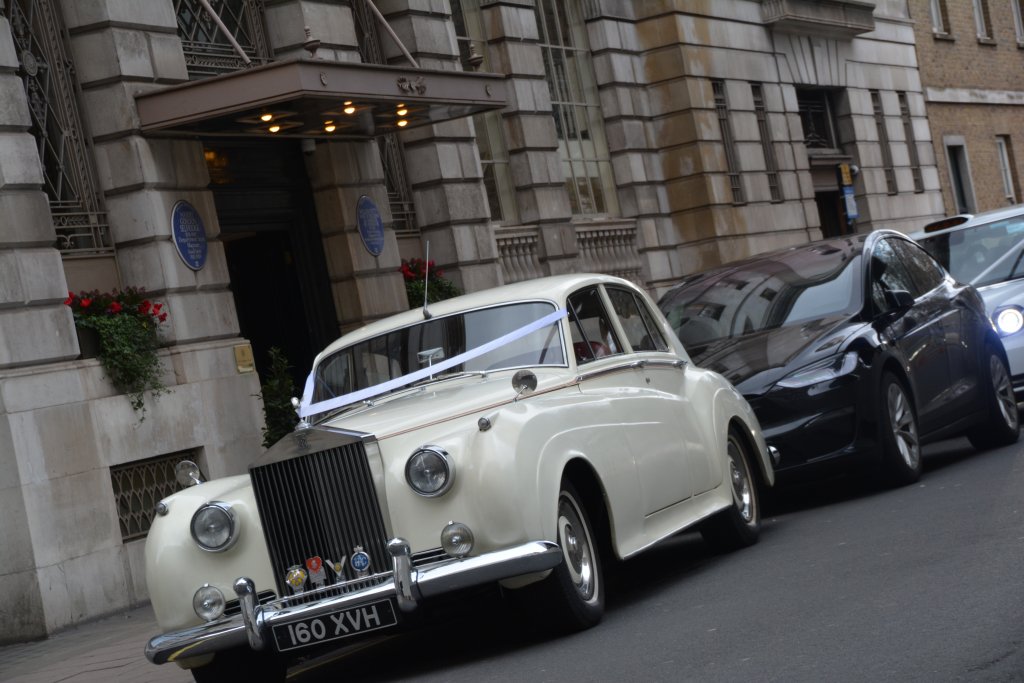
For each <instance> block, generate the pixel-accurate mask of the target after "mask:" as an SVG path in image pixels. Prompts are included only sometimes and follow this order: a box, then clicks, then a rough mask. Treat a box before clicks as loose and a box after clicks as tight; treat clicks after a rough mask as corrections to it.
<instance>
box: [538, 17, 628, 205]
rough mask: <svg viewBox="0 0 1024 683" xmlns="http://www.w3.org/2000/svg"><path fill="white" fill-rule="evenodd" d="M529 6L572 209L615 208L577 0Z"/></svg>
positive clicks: (598, 103)
mask: <svg viewBox="0 0 1024 683" xmlns="http://www.w3.org/2000/svg"><path fill="white" fill-rule="evenodd" d="M534 11H535V14H536V19H537V27H538V29H539V30H540V47H541V50H542V51H543V55H544V71H545V74H546V76H547V82H548V88H549V90H550V92H551V108H552V114H553V116H554V118H555V130H556V132H557V135H558V149H559V153H560V154H561V157H562V169H563V171H564V175H565V185H566V191H567V192H568V195H569V202H570V204H571V206H572V212H573V213H574V214H576V215H589V214H615V213H617V212H618V201H617V199H616V197H615V183H614V181H613V179H612V167H611V160H610V157H609V154H608V144H607V142H606V141H605V137H604V121H603V119H602V117H601V103H600V99H599V97H598V94H597V80H596V78H595V76H594V67H593V64H592V63H591V61H590V49H589V47H588V44H587V34H586V29H585V26H584V24H583V18H582V14H581V10H580V2H579V0H567V1H561V0H536V4H535V7H534Z"/></svg>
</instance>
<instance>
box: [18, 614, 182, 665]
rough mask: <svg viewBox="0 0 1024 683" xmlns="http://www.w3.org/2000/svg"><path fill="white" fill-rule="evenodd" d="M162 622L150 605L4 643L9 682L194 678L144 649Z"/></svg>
mask: <svg viewBox="0 0 1024 683" xmlns="http://www.w3.org/2000/svg"><path fill="white" fill-rule="evenodd" d="M157 632H158V628H157V625H156V620H155V619H154V617H153V610H152V608H151V607H150V606H149V605H146V606H145V607H139V608H136V609H133V610H130V611H127V612H123V613H121V614H117V615H113V616H110V617H106V618H104V619H100V620H98V621H92V622H89V623H87V624H83V625H81V626H76V627H72V628H69V629H67V630H66V631H61V632H60V633H57V634H55V635H53V636H51V637H50V638H47V639H46V640H37V641H34V642H31V643H22V644H18V645H5V646H3V647H0V681H2V682H3V683H58V682H59V683H115V682H121V681H124V682H125V683H128V682H130V683H189V682H190V681H192V675H191V674H189V672H187V671H185V670H183V669H180V668H179V667H178V666H176V665H174V664H164V665H162V666H156V665H155V664H150V663H149V660H147V659H146V656H145V655H144V654H143V653H142V649H143V647H145V645H146V642H147V641H148V640H149V639H150V638H151V637H153V636H154V635H156V634H157Z"/></svg>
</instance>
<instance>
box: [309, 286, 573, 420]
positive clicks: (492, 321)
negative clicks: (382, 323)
mask: <svg viewBox="0 0 1024 683" xmlns="http://www.w3.org/2000/svg"><path fill="white" fill-rule="evenodd" d="M554 310H555V307H554V306H553V305H552V304H551V303H549V302H525V303H516V304H509V305H505V306H495V307H492V308H483V309H478V310H474V311H467V312H464V313H457V314H455V315H449V316H445V317H443V318H432V319H429V320H424V321H423V322H420V323H417V324H415V325H412V326H410V327H404V328H402V329H398V330H393V331H391V332H388V333H386V334H382V335H380V336H377V337H373V338H371V339H367V340H365V341H361V342H359V343H356V344H353V345H352V346H349V347H346V348H343V349H340V350H339V351H336V352H335V353H332V354H331V355H330V356H328V357H327V358H325V359H324V360H323V361H321V362H320V364H319V365H318V366H317V368H316V370H315V374H314V378H315V384H314V387H313V401H314V402H318V401H323V400H326V399H331V398H335V397H338V396H343V395H345V394H350V393H352V392H355V391H359V390H361V389H366V388H368V387H373V386H376V385H379V384H383V383H385V382H388V381H391V380H395V379H398V378H400V377H402V376H404V375H408V374H410V373H412V372H416V371H417V370H421V369H424V368H428V367H431V366H433V365H436V364H438V363H440V362H442V361H444V360H446V359H449V358H454V357H455V356H458V355H459V354H462V353H466V352H467V351H472V350H473V349H477V348H479V347H482V346H483V345H485V344H487V343H489V342H491V341H494V340H495V339H497V338H499V337H501V336H503V335H506V334H508V333H510V332H513V331H515V330H518V329H520V328H522V327H524V326H527V325H530V324H531V323H534V322H536V321H538V320H540V319H541V318H543V317H544V316H546V315H548V314H550V313H552V312H553V311H554ZM560 330H561V327H560V326H559V325H558V323H557V322H556V323H552V324H550V325H547V326H545V327H542V328H540V329H538V330H534V331H533V332H530V333H529V334H527V335H526V336H525V337H522V338H520V339H517V340H516V341H514V342H512V343H509V344H504V345H502V346H498V347H497V348H494V349H491V350H489V351H487V352H486V353H484V354H483V355H480V356H477V357H475V358H471V359H468V360H467V361H466V362H465V363H461V364H458V365H455V366H453V367H450V368H447V369H445V370H443V371H441V372H438V373H437V375H435V376H433V378H434V379H443V378H446V377H450V376H451V375H455V374H460V373H466V372H483V371H493V370H503V369H507V368H518V367H524V366H536V365H561V366H564V365H565V364H566V363H565V355H564V353H563V351H562V349H563V345H562V335H561V331H560ZM401 386H404V385H402V384H400V383H399V384H398V386H396V387H395V388H396V389H397V388H400V387H401Z"/></svg>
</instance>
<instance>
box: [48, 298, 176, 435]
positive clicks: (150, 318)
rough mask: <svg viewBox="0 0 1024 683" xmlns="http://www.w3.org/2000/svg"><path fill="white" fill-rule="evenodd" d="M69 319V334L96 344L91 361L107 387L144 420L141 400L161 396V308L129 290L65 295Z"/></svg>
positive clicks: (162, 387) (144, 411) (163, 315)
mask: <svg viewBox="0 0 1024 683" xmlns="http://www.w3.org/2000/svg"><path fill="white" fill-rule="evenodd" d="M64 303H65V304H66V305H67V306H70V307H71V310H72V312H73V314H74V317H75V328H76V330H78V331H79V333H80V338H83V336H84V335H83V334H82V332H86V333H87V332H89V331H91V332H92V333H93V334H94V335H95V337H96V338H97V341H98V348H97V357H98V358H99V360H100V363H101V364H102V365H103V369H104V370H106V373H107V377H108V378H109V379H110V381H111V383H112V384H113V385H114V386H115V387H116V388H117V390H118V391H120V392H122V393H123V394H125V395H126V396H127V397H128V401H129V402H130V403H131V406H132V409H134V410H135V411H136V412H137V413H138V414H139V421H142V420H144V419H145V415H146V404H145V394H146V392H150V393H153V394H159V393H160V392H162V391H165V389H164V386H163V383H162V382H161V379H160V377H161V374H162V372H163V368H162V366H161V363H160V358H159V356H158V355H157V349H158V348H159V346H160V341H159V338H158V336H157V328H158V327H159V325H160V324H161V323H162V322H164V321H165V320H167V313H166V312H164V311H163V310H162V308H163V304H157V303H153V302H151V301H150V300H149V299H148V298H146V294H145V291H144V290H142V289H139V288H135V287H128V288H127V289H123V290H116V289H115V290H113V291H111V292H98V291H92V292H80V293H79V294H74V293H72V292H68V298H67V299H65V300H64ZM83 346H87V344H83Z"/></svg>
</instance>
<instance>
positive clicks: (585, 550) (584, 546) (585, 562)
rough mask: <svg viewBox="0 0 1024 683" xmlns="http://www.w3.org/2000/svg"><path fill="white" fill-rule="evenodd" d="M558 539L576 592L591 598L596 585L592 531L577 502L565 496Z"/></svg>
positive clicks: (560, 512)
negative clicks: (585, 522)
mask: <svg viewBox="0 0 1024 683" xmlns="http://www.w3.org/2000/svg"><path fill="white" fill-rule="evenodd" d="M558 540H559V542H560V543H561V545H562V555H563V556H564V558H565V566H566V568H567V569H568V570H569V578H570V579H571V580H572V584H573V586H575V587H576V592H577V593H579V594H580V596H581V597H582V598H583V599H584V600H590V599H591V598H593V597H594V589H595V587H596V586H595V584H596V580H595V575H594V555H593V553H592V552H591V539H590V531H589V530H588V529H587V527H586V526H585V525H584V524H583V520H582V518H581V516H580V514H579V512H578V510H577V508H576V502H575V501H573V500H571V499H569V498H567V497H564V496H563V497H562V498H561V499H560V500H559V502H558Z"/></svg>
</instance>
